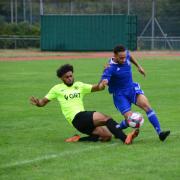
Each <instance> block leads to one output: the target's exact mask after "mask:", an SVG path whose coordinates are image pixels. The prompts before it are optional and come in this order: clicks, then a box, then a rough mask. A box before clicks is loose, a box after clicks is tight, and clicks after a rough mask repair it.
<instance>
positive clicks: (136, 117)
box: [127, 112, 144, 128]
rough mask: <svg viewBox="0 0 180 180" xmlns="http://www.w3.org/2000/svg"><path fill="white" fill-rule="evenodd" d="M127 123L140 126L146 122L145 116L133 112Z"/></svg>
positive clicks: (136, 126) (131, 125)
mask: <svg viewBox="0 0 180 180" xmlns="http://www.w3.org/2000/svg"><path fill="white" fill-rule="evenodd" d="M127 123H128V125H129V126H130V127H132V128H140V127H141V126H142V125H143V123H144V118H143V116H142V114H141V113H138V112H133V113H132V114H131V115H130V116H129V117H128V119H127Z"/></svg>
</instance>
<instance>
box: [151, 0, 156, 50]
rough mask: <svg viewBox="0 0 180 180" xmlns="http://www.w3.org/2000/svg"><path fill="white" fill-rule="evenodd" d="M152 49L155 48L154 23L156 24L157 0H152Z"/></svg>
mask: <svg viewBox="0 0 180 180" xmlns="http://www.w3.org/2000/svg"><path fill="white" fill-rule="evenodd" d="M151 20H152V23H151V38H152V39H151V49H152V50H153V49H154V34H155V33H154V25H155V23H154V22H155V0H152V17H151Z"/></svg>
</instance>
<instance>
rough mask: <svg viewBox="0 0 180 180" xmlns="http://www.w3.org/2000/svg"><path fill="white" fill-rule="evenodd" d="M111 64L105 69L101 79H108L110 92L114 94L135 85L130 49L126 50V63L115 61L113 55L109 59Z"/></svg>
mask: <svg viewBox="0 0 180 180" xmlns="http://www.w3.org/2000/svg"><path fill="white" fill-rule="evenodd" d="M109 66H110V67H108V68H106V69H105V70H104V72H103V75H102V77H101V80H103V79H107V80H108V82H109V83H108V86H109V93H113V94H114V93H116V92H119V91H121V90H125V89H129V88H131V87H132V86H133V79H132V69H131V63H130V54H129V51H126V60H125V62H124V64H119V63H115V62H114V61H113V57H112V58H111V59H110V60H109Z"/></svg>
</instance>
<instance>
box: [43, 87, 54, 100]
mask: <svg viewBox="0 0 180 180" xmlns="http://www.w3.org/2000/svg"><path fill="white" fill-rule="evenodd" d="M45 97H46V98H47V99H48V100H53V99H56V97H57V94H56V91H55V88H54V87H53V88H51V89H50V91H49V92H48V93H47V95H46V96H45Z"/></svg>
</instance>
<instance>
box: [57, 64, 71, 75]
mask: <svg viewBox="0 0 180 180" xmlns="http://www.w3.org/2000/svg"><path fill="white" fill-rule="evenodd" d="M69 71H71V72H74V70H73V66H72V65H70V64H65V65H63V66H60V67H59V69H57V71H56V74H57V76H58V77H60V78H61V77H62V76H63V75H64V74H65V73H67V72H69Z"/></svg>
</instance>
